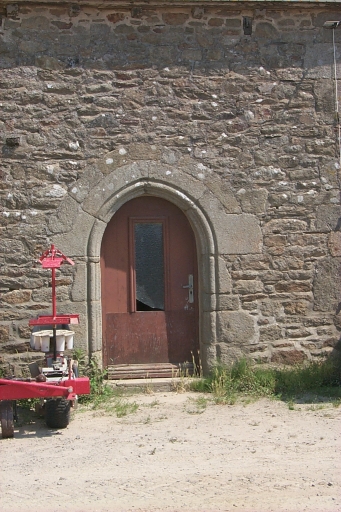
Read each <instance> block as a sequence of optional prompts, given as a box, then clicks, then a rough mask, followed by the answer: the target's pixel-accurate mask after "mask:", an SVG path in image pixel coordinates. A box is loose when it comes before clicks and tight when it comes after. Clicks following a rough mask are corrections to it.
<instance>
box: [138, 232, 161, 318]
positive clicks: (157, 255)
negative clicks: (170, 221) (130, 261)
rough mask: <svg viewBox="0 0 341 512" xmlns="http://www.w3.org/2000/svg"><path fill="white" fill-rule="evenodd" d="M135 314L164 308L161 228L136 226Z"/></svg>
mask: <svg viewBox="0 0 341 512" xmlns="http://www.w3.org/2000/svg"><path fill="white" fill-rule="evenodd" d="M134 238H135V274H136V311H155V310H159V311H162V310H164V309H165V301H164V295H165V290H164V288H165V286H164V262H163V225H162V223H161V222H159V223H158V222H155V223H147V222H141V223H138V222H137V223H135V224H134Z"/></svg>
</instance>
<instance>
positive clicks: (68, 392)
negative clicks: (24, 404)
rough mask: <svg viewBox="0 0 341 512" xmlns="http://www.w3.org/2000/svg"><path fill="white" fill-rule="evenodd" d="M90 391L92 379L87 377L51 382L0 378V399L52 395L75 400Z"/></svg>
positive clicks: (47, 396)
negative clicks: (77, 396)
mask: <svg viewBox="0 0 341 512" xmlns="http://www.w3.org/2000/svg"><path fill="white" fill-rule="evenodd" d="M89 393H90V381H89V379H88V378H87V377H78V378H77V379H67V380H63V381H60V382H49V383H47V382H35V381H34V382H32V381H31V382H25V381H19V380H14V379H11V380H7V379H0V400H22V399H24V398H52V397H64V398H66V399H67V400H75V398H76V395H88V394H89Z"/></svg>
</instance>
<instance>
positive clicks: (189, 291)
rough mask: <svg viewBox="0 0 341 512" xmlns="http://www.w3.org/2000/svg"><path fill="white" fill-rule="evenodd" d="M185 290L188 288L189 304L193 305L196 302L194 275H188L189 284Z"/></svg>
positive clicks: (185, 286)
mask: <svg viewBox="0 0 341 512" xmlns="http://www.w3.org/2000/svg"><path fill="white" fill-rule="evenodd" d="M183 288H188V302H189V303H190V304H192V303H193V302H194V293H193V274H188V284H186V285H184V286H183Z"/></svg>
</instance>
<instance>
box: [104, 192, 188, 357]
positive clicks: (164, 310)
mask: <svg viewBox="0 0 341 512" xmlns="http://www.w3.org/2000/svg"><path fill="white" fill-rule="evenodd" d="M101 276H102V315H103V318H102V319H103V340H104V347H103V349H104V350H103V354H104V356H103V358H104V365H105V366H109V365H133V364H150V363H175V364H178V363H184V362H191V361H192V357H193V356H192V354H194V355H196V354H197V352H198V293H197V288H198V286H197V282H198V279H197V258H196V247H195V240H194V234H193V231H192V228H191V226H190V224H189V222H188V220H187V218H186V216H185V215H184V213H183V212H182V211H181V210H180V209H179V208H178V207H177V206H175V205H174V204H172V203H170V202H168V201H166V200H164V199H160V198H157V197H150V196H143V197H139V198H136V199H133V200H131V201H129V202H128V203H126V204H125V205H123V206H122V207H121V208H120V210H118V212H117V213H116V214H115V215H114V216H113V218H112V219H111V221H110V222H109V224H108V226H107V228H106V230H105V233H104V236H103V241H102V250H101Z"/></svg>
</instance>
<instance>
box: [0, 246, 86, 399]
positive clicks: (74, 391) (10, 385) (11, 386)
mask: <svg viewBox="0 0 341 512" xmlns="http://www.w3.org/2000/svg"><path fill="white" fill-rule="evenodd" d="M39 262H40V263H41V265H42V267H43V268H44V269H51V271H52V315H42V316H40V317H38V318H35V319H32V320H30V321H29V325H53V326H54V327H53V329H54V334H55V332H56V327H57V325H58V324H78V323H79V315H69V314H63V315H57V298H56V269H57V268H60V266H61V265H62V263H64V262H66V263H69V264H70V265H74V262H73V261H72V260H71V259H70V258H67V257H66V256H65V255H64V254H63V253H62V252H61V251H60V250H59V249H56V248H55V246H54V245H51V247H50V249H48V250H47V251H45V252H44V253H43V254H42V255H41V257H40V258H39ZM69 376H70V375H69ZM88 394H90V380H89V378H88V377H77V378H76V379H71V378H69V379H66V380H60V381H57V382H55V381H53V382H48V381H46V382H36V381H35V380H27V381H23V380H17V379H15V378H14V379H0V400H22V399H25V398H53V397H65V398H66V399H67V400H75V398H76V396H77V395H88Z"/></svg>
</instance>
